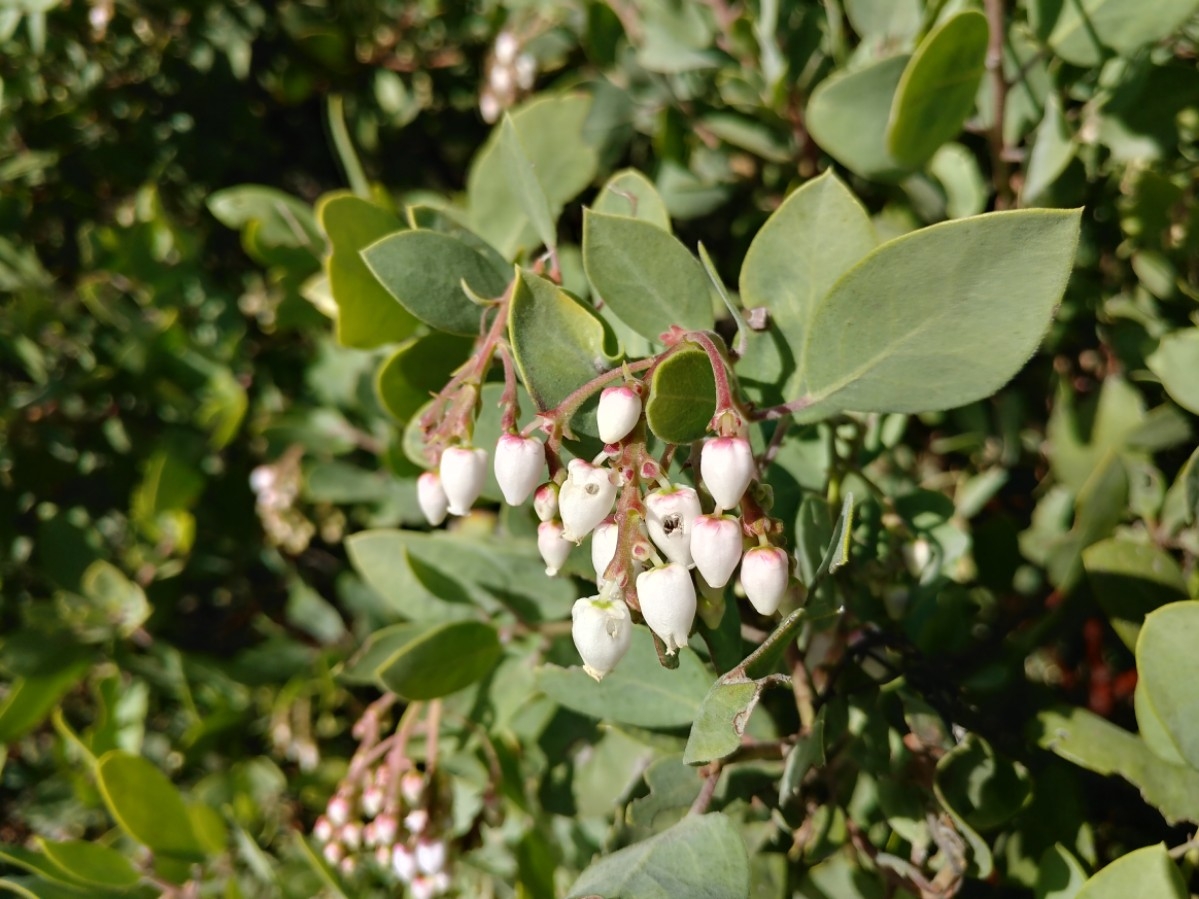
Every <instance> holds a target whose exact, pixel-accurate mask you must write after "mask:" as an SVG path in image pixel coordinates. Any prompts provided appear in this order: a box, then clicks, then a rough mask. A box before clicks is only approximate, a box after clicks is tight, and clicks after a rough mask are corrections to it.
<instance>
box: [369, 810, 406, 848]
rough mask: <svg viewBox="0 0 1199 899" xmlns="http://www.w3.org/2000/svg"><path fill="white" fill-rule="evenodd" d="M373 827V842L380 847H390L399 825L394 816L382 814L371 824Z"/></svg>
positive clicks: (394, 839)
mask: <svg viewBox="0 0 1199 899" xmlns="http://www.w3.org/2000/svg"><path fill="white" fill-rule="evenodd" d="M371 823H372V824H374V825H375V842H376V843H378V845H380V846H390V845H391V844H392V843H394V842H395V841H396V834H397V833H398V832H399V829H400V825H399V822H398V821H396V819H395V816H394V815H391V814H389V813H387V812H384V813H383V814H382V815H380V816H379V817H378V818H376V819H375V820H374V821H372V822H371Z"/></svg>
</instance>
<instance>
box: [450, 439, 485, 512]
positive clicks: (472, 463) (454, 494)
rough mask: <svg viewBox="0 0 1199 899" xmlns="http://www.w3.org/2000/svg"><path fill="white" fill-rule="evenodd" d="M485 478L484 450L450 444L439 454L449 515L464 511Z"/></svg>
mask: <svg viewBox="0 0 1199 899" xmlns="http://www.w3.org/2000/svg"><path fill="white" fill-rule="evenodd" d="M486 481H487V451H486V450H482V449H474V448H471V447H466V446H451V447H449V448H448V449H446V450H444V451H443V452H442V454H441V488H442V489H443V490H444V491H445V495H446V497H447V498H448V499H449V501H450V508H449V512H450V514H451V515H466V514H467V513H468V512H470V507H471V506H473V505H474V503H475V500H477V499H478V498H479V494H480V493H482V492H483V484H484V483H486Z"/></svg>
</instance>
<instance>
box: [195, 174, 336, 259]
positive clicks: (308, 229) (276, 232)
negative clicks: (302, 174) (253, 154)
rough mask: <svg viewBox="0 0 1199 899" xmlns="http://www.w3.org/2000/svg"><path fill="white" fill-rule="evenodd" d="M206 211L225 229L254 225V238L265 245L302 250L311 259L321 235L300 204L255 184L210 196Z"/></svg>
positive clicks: (243, 185) (304, 207)
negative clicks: (309, 255)
mask: <svg viewBox="0 0 1199 899" xmlns="http://www.w3.org/2000/svg"><path fill="white" fill-rule="evenodd" d="M207 205H208V211H209V212H211V213H212V214H213V215H214V216H216V218H217V220H218V221H220V223H221V224H222V225H225V226H226V227H227V228H238V229H244V228H247V227H249V226H250V225H251V224H252V223H254V222H257V223H258V229H257V234H256V238H257V240H258V241H259V242H261V243H263V244H265V245H268V246H284V247H304V248H307V249H308V250H310V251H311V252H312V254H313V255H314V256H315V255H316V254H318V253H319V252H320V249H321V234H320V230H319V229H318V228H317V225H316V221H315V219H314V218H313V215H312V209H311V208H310V207H309V206H308V204H307V203H305V202H304V201H302V200H300V199H298V198H296V197H293V196H292V195H291V194H287V193H284V192H283V191H281V190H276V189H275V188H273V187H265V186H263V185H259V184H240V185H238V186H236V187H227V188H225V189H224V190H218V191H217V192H216V193H213V194H210V195H209V197H208V200H207Z"/></svg>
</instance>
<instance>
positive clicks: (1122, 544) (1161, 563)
mask: <svg viewBox="0 0 1199 899" xmlns="http://www.w3.org/2000/svg"><path fill="white" fill-rule="evenodd" d="M1082 567H1083V569H1084V570H1085V571H1086V573H1087V581H1088V582H1089V583H1090V585H1091V592H1092V593H1094V594H1095V598H1096V599H1097V600H1098V601H1099V605H1100V606H1102V607H1103V611H1104V612H1105V613H1107V617H1108V620H1109V621H1110V622H1111V625H1112V627H1113V628H1114V629H1115V631H1116V634H1117V635H1119V637H1120V639H1121V640H1123V641H1124V643H1125V645H1127V646H1128V648H1129V649H1134V648H1135V647H1136V643H1137V635H1138V634H1139V633H1140V631H1141V622H1142V621H1144V620H1145V616H1146V615H1148V614H1149V613H1150V612H1152V611H1153V610H1154V609H1156V608H1158V607H1159V606H1163V605H1166V604H1167V603H1171V602H1177V601H1178V600H1180V599H1186V598H1187V597H1188V595H1189V594H1188V593H1187V587H1186V581H1185V580H1184V579H1183V576H1182V570H1181V569H1180V568H1179V567H1178V563H1177V562H1175V561H1174V559H1173V558H1171V557H1170V555H1169V554H1167V553H1166V552H1164V551H1163V550H1160V549H1158V548H1157V547H1156V546H1153V545H1151V544H1148V543H1136V542H1134V541H1132V540H1128V539H1125V538H1119V537H1114V538H1111V539H1108V540H1102V541H1100V542H1099V543H1095V544H1093V545H1092V546H1089V547H1087V548H1086V549H1085V550H1083V554H1082Z"/></svg>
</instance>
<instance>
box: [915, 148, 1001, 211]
mask: <svg viewBox="0 0 1199 899" xmlns="http://www.w3.org/2000/svg"><path fill="white" fill-rule="evenodd" d="M928 171H929V174H931V175H932V176H933V177H934V178H936V179H937V181H939V182H940V184H941V189H942V190H944V191H945V214H946V215H948V216H949V217H950V218H951V219H960V218H966V217H967V216H971V215H978V214H979V213H980V212H982V211H983V210H984V209H986V208H987V197H988V195H989V188H988V187H987V183H986V181H985V180H984V179H983V175H982V172H981V171H980V170H979V167H978V157H977V156H975V155H974V154H973V153H972V152H970V151H969V150H967V149H966V148H965V147H964V146H962V145H961V144H955V143H949V144H942V145H941V149H939V150H937V152H936V153H934V154H933V158H932V159H931V160H929V163H928Z"/></svg>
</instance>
